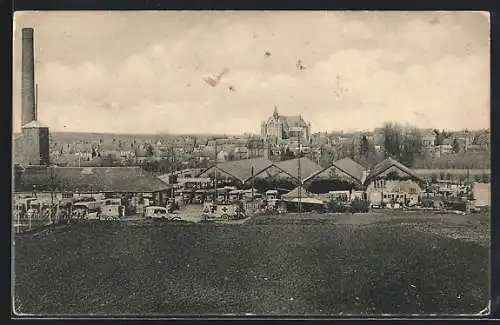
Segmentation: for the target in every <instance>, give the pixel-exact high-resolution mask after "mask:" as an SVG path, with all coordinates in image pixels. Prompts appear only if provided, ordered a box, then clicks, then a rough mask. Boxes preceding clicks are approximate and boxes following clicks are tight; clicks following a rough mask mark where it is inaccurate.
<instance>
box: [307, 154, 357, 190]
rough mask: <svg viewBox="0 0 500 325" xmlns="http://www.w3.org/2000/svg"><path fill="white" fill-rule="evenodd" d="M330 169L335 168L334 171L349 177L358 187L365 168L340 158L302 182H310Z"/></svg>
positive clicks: (349, 159) (352, 161) (348, 159)
mask: <svg viewBox="0 0 500 325" xmlns="http://www.w3.org/2000/svg"><path fill="white" fill-rule="evenodd" d="M331 168H335V169H337V170H339V171H340V172H343V173H344V174H346V175H348V176H350V177H351V178H352V179H353V180H354V181H355V182H356V183H359V185H361V184H362V183H363V181H364V179H363V178H364V177H363V174H364V172H365V170H366V168H365V167H363V166H362V165H360V164H359V163H357V162H355V161H354V160H352V159H351V158H349V157H346V158H342V159H340V160H337V161H336V162H334V163H333V164H332V165H331V166H329V167H327V168H324V169H322V170H320V171H318V172H316V173H314V174H312V175H311V176H309V177H308V178H307V179H305V180H304V182H306V181H308V180H310V179H312V178H314V177H316V176H318V175H320V174H323V173H324V172H326V171H327V170H330V169H331Z"/></svg>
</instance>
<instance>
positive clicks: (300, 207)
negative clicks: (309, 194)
mask: <svg viewBox="0 0 500 325" xmlns="http://www.w3.org/2000/svg"><path fill="white" fill-rule="evenodd" d="M301 135H302V134H300V133H299V158H298V159H297V176H298V179H299V203H298V212H299V213H301V212H302V202H301V200H302V177H301V171H300V156H301V151H302V148H301V143H300V137H301Z"/></svg>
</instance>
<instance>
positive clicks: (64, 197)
mask: <svg viewBox="0 0 500 325" xmlns="http://www.w3.org/2000/svg"><path fill="white" fill-rule="evenodd" d="M62 197H63V199H71V198H72V197H73V193H63V194H62Z"/></svg>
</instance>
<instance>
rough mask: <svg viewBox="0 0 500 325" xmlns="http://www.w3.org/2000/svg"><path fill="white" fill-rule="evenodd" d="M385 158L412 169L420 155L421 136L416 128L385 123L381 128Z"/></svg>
mask: <svg viewBox="0 0 500 325" xmlns="http://www.w3.org/2000/svg"><path fill="white" fill-rule="evenodd" d="M383 134H384V149H385V156H386V157H392V158H394V159H396V160H399V161H400V162H401V163H403V164H404V165H407V166H409V167H412V166H413V164H414V163H415V160H416V158H417V157H418V156H419V155H421V153H422V135H421V133H420V131H419V130H418V129H417V128H414V127H410V126H408V127H405V128H402V127H401V126H399V125H397V124H392V123H387V124H386V125H385V126H384V128H383Z"/></svg>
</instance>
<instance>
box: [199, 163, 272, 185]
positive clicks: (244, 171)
mask: <svg viewBox="0 0 500 325" xmlns="http://www.w3.org/2000/svg"><path fill="white" fill-rule="evenodd" d="M272 165H273V163H272V162H271V161H270V160H268V159H266V158H252V159H242V160H234V161H227V162H223V163H219V164H217V165H214V166H212V167H210V168H208V169H206V170H204V171H203V172H201V173H200V174H199V175H198V176H199V177H203V175H205V174H207V173H209V172H210V171H211V170H213V169H214V168H217V169H219V170H220V171H223V172H225V173H226V174H228V175H231V176H232V177H234V178H236V179H237V180H239V181H241V182H245V181H247V180H249V179H250V178H252V167H253V173H254V175H257V174H259V173H261V172H263V171H264V170H266V169H267V168H269V167H271V166H272Z"/></svg>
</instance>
